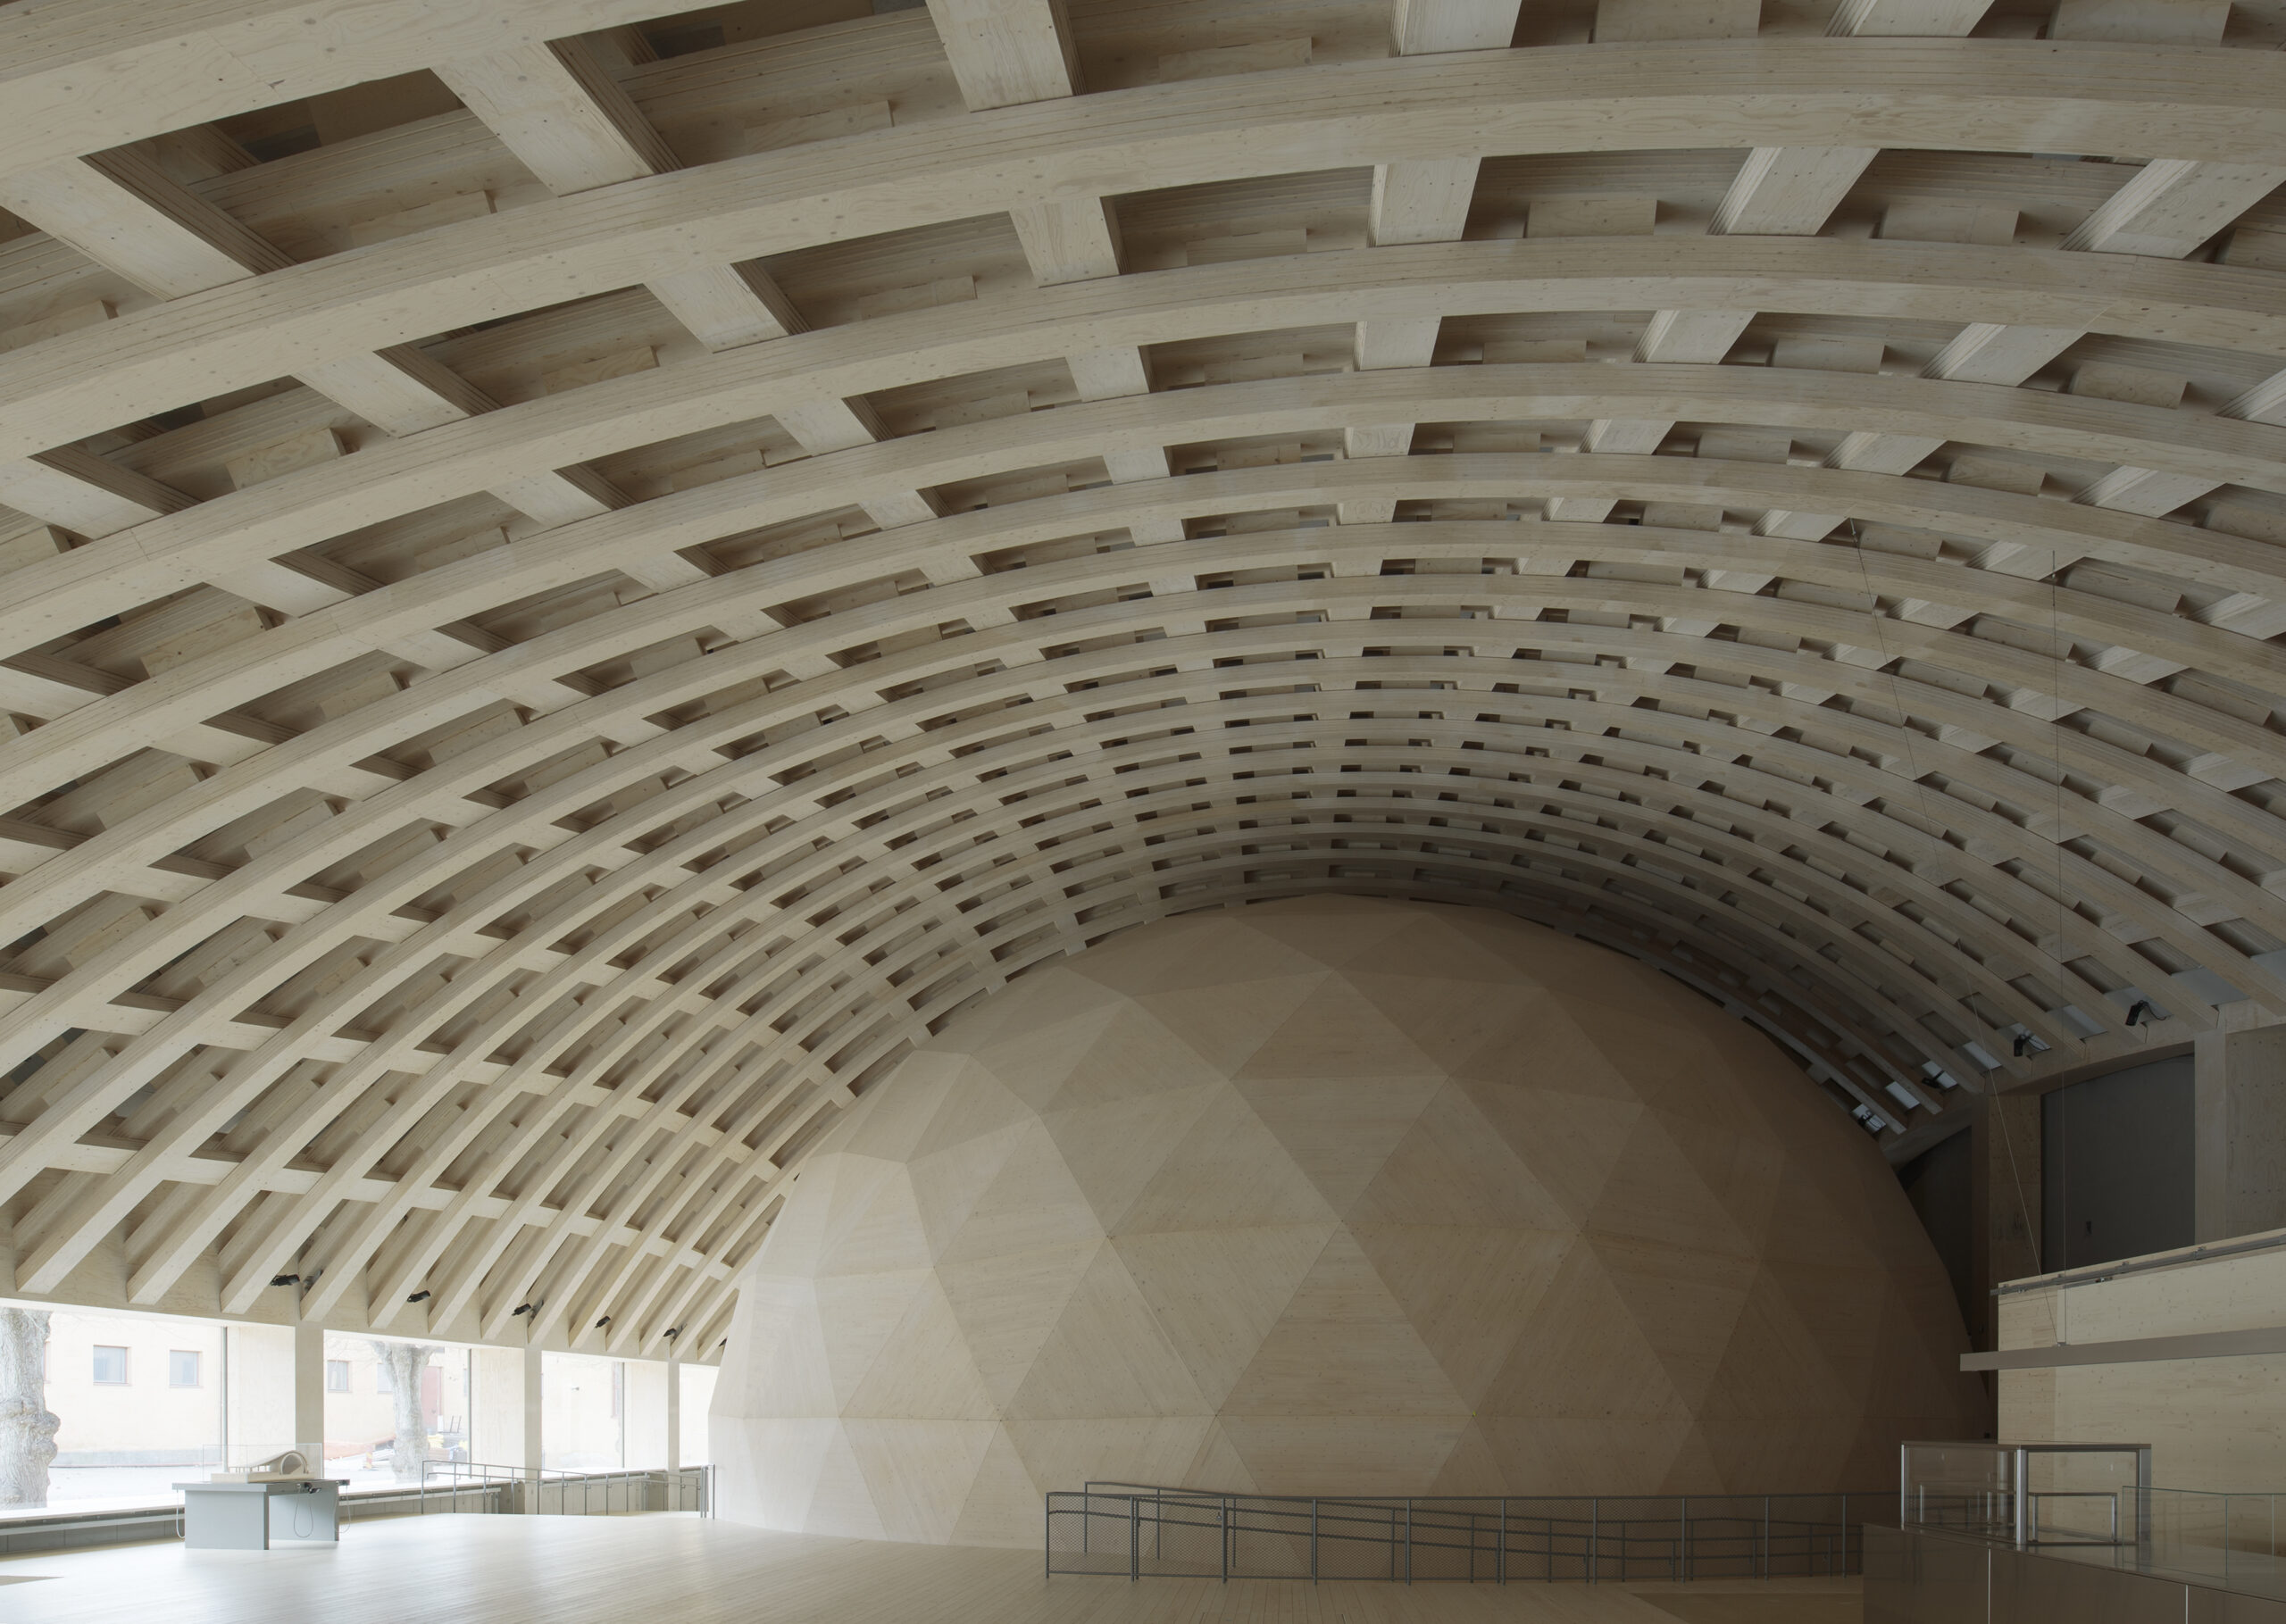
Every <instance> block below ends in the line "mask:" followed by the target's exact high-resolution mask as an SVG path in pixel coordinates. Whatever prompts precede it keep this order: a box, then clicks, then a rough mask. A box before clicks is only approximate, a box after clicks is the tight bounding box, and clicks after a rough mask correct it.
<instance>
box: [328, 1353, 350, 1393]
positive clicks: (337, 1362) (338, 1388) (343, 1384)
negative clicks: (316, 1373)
mask: <svg viewBox="0 0 2286 1624" xmlns="http://www.w3.org/2000/svg"><path fill="white" fill-rule="evenodd" d="M325 1390H326V1391H327V1392H329V1393H346V1392H348V1391H349V1362H348V1361H347V1360H346V1359H329V1360H327V1361H326V1362H325Z"/></svg>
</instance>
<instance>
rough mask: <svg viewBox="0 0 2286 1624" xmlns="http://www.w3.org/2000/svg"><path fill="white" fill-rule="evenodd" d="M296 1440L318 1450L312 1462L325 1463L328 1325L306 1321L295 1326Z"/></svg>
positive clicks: (315, 1465)
mask: <svg viewBox="0 0 2286 1624" xmlns="http://www.w3.org/2000/svg"><path fill="white" fill-rule="evenodd" d="M294 1443H295V1445H296V1447H300V1446H302V1445H310V1446H313V1447H314V1448H315V1449H316V1451H317V1453H316V1454H315V1455H314V1456H313V1457H312V1458H311V1461H310V1464H311V1465H312V1466H313V1467H317V1466H321V1465H322V1464H324V1462H325V1327H324V1326H323V1325H321V1324H319V1323H316V1322H315V1321H313V1320H303V1321H301V1322H300V1323H299V1324H297V1325H296V1326H295V1327H294Z"/></svg>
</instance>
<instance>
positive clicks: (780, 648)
mask: <svg viewBox="0 0 2286 1624" xmlns="http://www.w3.org/2000/svg"><path fill="white" fill-rule="evenodd" d="M877 10H878V11H879V12H880V13H881V14H875V12H876V11H877ZM2282 39H2286V5H2282V4H2280V3H2279V0H2253V3H2250V4H2249V3H2243V0H2242V3H2240V4H2225V3H2224V0H2060V3H2057V0H1992V3H1991V4H1989V5H1986V4H1978V0H1842V3H1841V4H1839V5H1838V6H1836V5H1833V4H1826V3H1825V0H1801V3H1797V0H1769V4H1766V5H1764V6H1762V7H1761V9H1760V12H1759V15H1757V10H1756V4H1755V3H1754V0H1601V3H1600V4H1592V3H1589V0H1548V4H1539V3H1538V0H1535V3H1534V4H1530V5H1527V6H1523V7H1521V8H1520V6H1519V5H1518V4H1517V0H1247V3H1246V4H1222V3H1219V0H930V4H928V5H927V6H926V7H922V6H920V5H916V4H906V3H903V0H879V4H878V6H877V4H875V3H874V0H745V3H743V4H730V5H724V6H718V7H713V8H709V9H705V10H703V11H696V12H685V13H681V14H679V15H673V16H654V15H651V14H649V12H648V11H647V8H646V7H645V6H644V5H643V4H640V0H633V3H626V0H490V3H488V4H481V5H479V4H446V5H435V4H428V3H426V0H360V3H358V4H350V3H349V0H305V3H304V4H296V5H292V6H288V5H285V4H279V0H203V3H202V4H196V5H170V6H154V5H148V4H139V3H135V0H28V3H19V4H13V5H9V6H5V7H0V109H4V112H0V174H4V179H0V209H4V211H6V212H4V213H0V348H4V351H5V353H4V354H0V435H4V437H5V440H6V443H5V445H4V446H0V503H4V504H6V505H5V507H4V508H0V570H4V574H0V633H4V638H5V647H4V650H0V654H4V655H5V660H4V663H0V715H4V721H0V739H4V741H5V742H4V743H0V762H4V769H0V770H4V774H5V778H4V786H5V793H4V795H0V801H4V803H5V805H4V808H0V816H4V821H0V871H4V872H5V873H6V874H7V876H8V877H9V878H8V879H7V882H6V884H5V886H4V887H0V909H4V911H5V916H6V923H5V929H0V940H4V941H5V942H6V944H7V947H6V955H7V956H6V957H5V959H4V961H0V970H4V972H5V973H4V976H0V989H4V990H0V1076H4V1079H5V1081H4V1082H0V1219H4V1220H5V1221H4V1223H0V1294H5V1293H10V1292H13V1295H19V1296H51V1297H54V1298H56V1299H58V1300H66V1301H109V1302H120V1301H124V1302H128V1303H135V1304H140V1305H146V1306H174V1307H190V1308H203V1309H204V1310H206V1311H208V1312H213V1311H215V1310H217V1309H219V1310H220V1311H221V1312H229V1313H267V1312H283V1311H281V1309H280V1307H279V1305H280V1304H281V1303H285V1304H288V1308H289V1309H290V1301H291V1300H290V1299H288V1298H287V1297H286V1296H285V1295H284V1294H285V1293H286V1292H288V1291H293V1290H298V1291H299V1292H301V1293H302V1294H303V1295H302V1296H301V1312H304V1313H305V1314H308V1315H314V1316H321V1317H323V1318H324V1319H326V1320H328V1321H329V1322H331V1323H335V1324H340V1325H345V1326H354V1325H361V1324H365V1323H368V1322H370V1323H371V1324H373V1325H375V1326H377V1327H379V1328H383V1329H388V1330H394V1331H401V1332H415V1333H417V1332H433V1333H435V1334H438V1335H453V1336H466V1337H488V1338H506V1337H513V1338H514V1339H516V1340H523V1339H525V1338H526V1337H531V1336H537V1337H540V1338H542V1339H544V1340H546V1342H547V1343H548V1344H549V1345H556V1346H562V1345H578V1346H581V1347H590V1348H597V1347H607V1348H609V1349H611V1350H613V1351H618V1352H623V1353H644V1354H656V1353H661V1352H662V1351H663V1350H664V1349H665V1348H666V1347H667V1346H668V1345H669V1341H668V1333H670V1332H671V1331H672V1332H678V1333H680V1344H679V1345H680V1347H681V1348H682V1349H683V1350H684V1351H685V1352H686V1353H695V1352H697V1351H699V1350H701V1349H705V1350H711V1349H712V1348H713V1345H715V1343H716V1342H717V1341H718V1340H719V1338H720V1335H721V1330H722V1327H723V1326H724V1325H725V1324H726V1323H727V1319H728V1315H729V1312H730V1297H731V1292H732V1287H731V1285H730V1281H731V1277H732V1272H733V1270H735V1269H736V1268H737V1267H738V1265H739V1264H740V1263H741V1262H743V1261H744V1260H745V1259H746V1258H747V1257H748V1256H750V1255H751V1253H752V1252H753V1249H754V1247H755V1245H756V1243H757V1241H758V1239H759V1237H760V1235H761V1234H762V1232H763V1229H764V1228H765V1227H766V1226H767V1225H768V1223H769V1221H770V1220H771V1218H772V1214H773V1212H775V1210H776V1207H777V1203H779V1201H780V1198H781V1196H782V1194H783V1191H784V1188H785V1185H786V1181H787V1179H788V1178H789V1176H791V1174H792V1173H793V1172H794V1170H796V1169H797V1167H798V1165H799V1162H800V1159H801V1156H802V1154H803V1153H804V1151H805V1147H806V1146H808V1145H811V1144H813V1142H814V1140H815V1138H816V1137H817V1136H818V1135H819V1134H820V1133H821V1132H822V1128H823V1127H824V1125H825V1124H826V1123H828V1122H829V1121H830V1120H831V1119H832V1118H833V1117H834V1115H835V1114H836V1113H837V1112H838V1111H839V1110H840V1109H841V1108H842V1107H844V1106H845V1105H847V1103H849V1101H850V1100H851V1098H852V1097H853V1095H855V1094H857V1093H860V1092H862V1091H863V1090H864V1088H865V1087H867V1085H868V1083H869V1082H870V1081H872V1079H877V1078H879V1077H880V1075H882V1074H883V1073H884V1071H885V1070H887V1069H888V1068H889V1066H891V1065H892V1064H893V1063H894V1062H895V1061H896V1060H897V1057H898V1056H899V1054H901V1053H903V1051H904V1049H905V1046H906V1045H908V1044H909V1043H910V1042H911V1041H912V1040H913V1039H914V1037H915V1036H916V1035H917V1034H921V1033H922V1032H924V1031H925V1030H927V1029H931V1028H933V1027H936V1026H939V1025H941V1024H942V1022H943V1021H944V1020H945V1019H946V1018H947V1016H948V1015H949V1013H950V1012H952V1011H954V1010H955V1008H957V1007H958V1006H959V1005H961V1004H963V1003H964V1001H966V1000H968V999H970V998H972V997H973V996H975V995H979V994H980V993H981V992H984V991H986V990H989V989H990V988H992V987H996V986H998V985H1000V984H1001V983H1002V982H1004V981H1005V979H1007V978H1009V977H1011V976H1013V975H1015V974H1017V973H1018V972H1020V971H1021V970H1022V969H1023V968H1024V967H1025V966H1027V965H1029V964H1032V963H1036V962H1040V961H1042V960H1043V959H1046V958H1048V957H1050V956H1053V955H1056V954H1064V953H1066V952H1069V951H1072V950H1074V949H1077V948H1080V947H1081V946H1083V945H1086V944H1088V943H1089V942H1091V941H1095V940H1098V939H1100V938H1102V937H1105V936H1107V935H1109V934H1110V933H1112V932H1114V931H1117V930H1119V929H1122V928H1123V927H1125V926H1128V925H1130V924H1134V923H1137V922H1140V921H1143V920H1149V919H1153V918H1157V917H1160V916H1163V915H1165V914H1168V913H1170V912H1178V911H1181V910H1186V909H1193V908H1198V907H1202V906H1216V905H1222V904H1229V903H1234V902H1239V901H1244V900H1249V899H1259V898H1269V897H1279V896H1286V895H1294V894H1297V893H1301V892H1309V891H1314V890H1325V889H1334V890H1340V891H1347V892H1359V893H1367V894H1377V895H1402V896H1411V897H1425V898H1434V899H1441V900H1445V901H1451V902H1459V903H1469V904H1477V905H1482V906H1490V907H1498V908H1504V909H1506V910H1509V911H1511V912H1514V913H1517V914H1520V915H1522V916H1524V917H1527V918H1530V919H1534V920H1542V921H1545V922H1548V923H1550V924H1553V925H1556V926H1558V927H1560V928H1561V929H1565V930H1568V931H1572V932H1573V933H1575V934H1577V935H1579V936H1581V937H1587V938H1589V939H1590V940H1593V941H1597V942H1601V943H1605V944H1607V945H1613V946H1615V947H1619V948H1621V949H1623V950H1624V951H1626V952H1628V953H1631V954H1636V955H1638V956H1639V957H1641V958H1643V959H1645V960H1647V961H1648V962H1651V963H1654V964H1656V965H1659V966H1661V967H1663V968H1664V969H1666V970H1670V971H1671V972H1672V973H1673V974H1674V975H1676V976H1678V977H1680V978H1681V979H1684V980H1685V981H1687V982H1689V984H1690V985H1692V986H1694V987H1698V988H1699V989H1701V990H1702V991H1704V992H1706V993H1707V994H1708V995H1711V996H1714V997H1715V998H1717V999H1719V1000H1721V1001H1723V1003H1724V1004H1725V1005H1726V1006H1727V1007H1729V1008H1730V1009H1731V1011H1732V1012H1734V1013H1736V1014H1738V1015H1740V1017H1742V1018H1744V1019H1747V1020H1752V1021H1754V1022H1756V1024H1757V1025H1759V1026H1761V1027H1762V1028H1764V1029H1765V1030H1767V1031H1769V1032H1771V1033H1772V1034H1773V1035H1774V1036H1775V1037H1778V1038H1779V1039H1780V1040H1781V1043H1783V1044H1784V1045H1787V1046H1788V1047H1789V1048H1790V1050H1791V1051H1792V1052H1793V1053H1794V1054H1796V1055H1798V1057H1799V1059H1800V1061H1801V1062H1802V1064H1803V1065H1804V1066H1805V1068H1806V1071H1807V1074H1808V1076H1807V1078H1806V1080H1805V1081H1804V1084H1803V1087H1806V1088H1807V1087H1823V1088H1825V1089H1827V1090H1829V1091H1831V1093H1833V1094H1834V1095H1836V1096H1837V1097H1838V1098H1839V1099H1840V1102H1841V1103H1843V1104H1844V1105H1846V1106H1849V1107H1852V1108H1854V1109H1855V1111H1856V1113H1857V1114H1858V1116H1859V1119H1860V1120H1861V1121H1863V1122H1864V1123H1865V1125H1866V1127H1867V1128H1868V1129H1870V1130H1872V1131H1873V1132H1876V1133H1878V1134H1880V1135H1881V1136H1883V1137H1888V1138H1894V1137H1896V1136H1898V1135H1902V1134H1906V1133H1911V1132H1914V1131H1915V1130H1916V1129H1917V1128H1919V1127H1920V1126H1921V1125H1922V1124H1923V1123H1925V1122H1931V1121H1934V1120H1937V1119H1938V1118H1940V1116H1941V1114H1942V1113H1943V1112H1946V1111H1948V1110H1950V1111H1959V1110H1961V1109H1962V1108H1963V1105H1964V1103H1965V1101H1964V1091H1967V1092H1973V1091H1975V1090H1979V1089H1984V1088H1995V1087H2017V1086H2025V1085H2030V1084H2033V1083H2036V1082H2038V1081H2039V1080H2040V1079H2042V1078H2044V1077H2050V1076H2053V1075H2055V1074H2057V1072H2059V1071H2062V1070H2072V1069H2075V1068H2082V1067H2085V1066H2088V1065H2090V1064H2093V1063H2098V1062H2104V1061H2106V1060H2109V1059H2113V1058H2116V1057H2121V1056H2125V1055H2130V1054H2137V1053H2140V1052H2144V1051H2146V1050H2147V1049H2148V1047H2150V1046H2152V1045H2162V1044H2174V1043H2181V1042H2183V1041H2186V1040H2188V1039H2189V1038H2190V1037H2193V1036H2195V1035H2197V1034H2198V1033H2200V1032H2205V1031H2210V1030H2214V1029H2217V1028H2218V1027H2221V1026H2226V1025H2234V1024H2239V1023H2243V1022H2246V1021H2248V1020H2263V1021H2267V1020H2280V1019H2286V902H2282V899H2281V896H2280V895H2279V891H2280V888H2281V882H2282V880H2286V838H2282V834H2286V822H2282V820H2281V816H2280V812H2281V810H2282V806H2286V801H2282V797H2286V783H2282V782H2281V781H2280V780H2281V778H2282V776H2286V742H2282V738H2281V736H2280V732H2279V728H2278V722H2277V720H2276V714H2275V712H2274V711H2273V706H2274V705H2275V704H2277V703H2278V702H2277V696H2276V695H2277V689H2278V687H2279V681H2278V676H2279V670H2280V663H2279V657H2278V649H2277V645H2275V643H2274V642H2273V641H2272V639H2273V636H2274V635H2275V634H2277V633H2279V632H2281V631H2286V430H2282V429H2281V428H2280V427H2278V426H2276V425H2278V424H2280V423H2282V422H2286V371H2281V370H2280V369H2281V368H2282V366H2286V362H2282V360H2281V356H2282V355H2286V301H2282V295H2286V194H2279V195H2275V196H2273V192H2274V191H2275V189H2276V188H2278V187H2280V185H2281V183H2282V182H2286V56H2282V55H2281V54H2280V53H2279V50H2278V48H2277V47H2278V46H2279V44H2280V42H2281V40H2282ZM11 1260H12V1261H13V1278H10V1277H9V1275H8V1274H7V1272H6V1265H7V1264H8V1263H9V1262H10V1261H11ZM287 1274H293V1275H298V1276H300V1277H301V1283H300V1284H299V1286H298V1287H278V1288H273V1287H271V1284H270V1283H271V1280H272V1279H273V1278H276V1277H279V1276H280V1275H287ZM422 1292H426V1293H427V1294H428V1295H427V1296H426V1297H425V1298H423V1299H422V1300H421V1301H420V1302H417V1303H408V1302H407V1299H408V1298H409V1297H413V1296H414V1295H417V1294H420V1293H422ZM534 1303H537V1304H538V1308H537V1311H536V1312H535V1313H534V1314H533V1315H532V1316H531V1317H530V1319H527V1318H526V1317H525V1316H524V1315H523V1314H522V1313H521V1312H519V1311H521V1310H523V1309H524V1308H526V1306H527V1305H529V1304H534ZM606 1317H608V1319H609V1324H608V1325H599V1324H598V1323H597V1322H598V1321H599V1320H604V1319H605V1318H606Z"/></svg>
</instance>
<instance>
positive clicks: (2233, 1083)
mask: <svg viewBox="0 0 2286 1624" xmlns="http://www.w3.org/2000/svg"><path fill="white" fill-rule="evenodd" d="M2192 1054H2193V1055H2194V1057H2195V1062H2196V1066H2197V1071H2196V1074H2195V1075H2196V1082H2195V1084H2194V1088H2195V1098H2196V1101H2197V1103H2196V1105H2195V1106H2194V1107H2193V1109H2194V1111H2195V1112H2196V1118H2195V1125H2194V1130H2193V1131H2194V1135H2195V1137H2194V1145H2193V1152H2192V1154H2193V1162H2192V1166H2193V1169H2194V1184H2195V1187H2196V1189H2197V1192H2198V1194H2197V1197H2196V1202H2197V1204H2196V1207H2195V1209H2194V1212H2193V1216H2192V1222H2193V1224H2194V1226H2195V1228H2194V1231H2193V1233H2194V1234H2195V1236H2196V1237H2197V1238H2198V1239H2199V1240H2201V1241H2216V1240H2225V1239H2228V1238H2229V1237H2232V1236H2234V1235H2252V1234H2255V1233H2257V1232H2258V1231H2261V1230H2264V1229H2281V1228H2286V1026H2272V1027H2261V1028H2258V1029H2256V1030H2253V1031H2250V1032H2207V1033H2202V1034H2200V1036H2199V1037H2198V1039H2197V1040H2196V1043H2195V1046H2194V1047H2193V1050H2192Z"/></svg>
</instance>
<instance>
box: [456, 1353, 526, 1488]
mask: <svg viewBox="0 0 2286 1624" xmlns="http://www.w3.org/2000/svg"><path fill="white" fill-rule="evenodd" d="M473 1365H474V1377H475V1379H474V1383H473V1385H474V1387H475V1389H476V1392H475V1395H474V1400H475V1402H474V1403H473V1404H472V1405H471V1408H472V1410H473V1411H474V1412H475V1413H474V1417H473V1420H472V1422H471V1428H470V1431H471V1437H470V1440H469V1454H470V1455H471V1458H472V1459H473V1460H474V1461H475V1462H477V1463H478V1464H480V1465H484V1466H506V1467H513V1468H516V1469H518V1470H524V1471H538V1470H539V1463H540V1350H539V1349H538V1348H537V1347H521V1348H500V1347H480V1348H478V1349H477V1350H476V1351H475V1357H474V1360H473ZM536 1504H537V1500H536V1498H535V1499H534V1500H533V1501H532V1502H531V1503H529V1504H527V1505H526V1507H525V1508H524V1509H526V1510H528V1511H529V1510H531V1509H533V1507H534V1506H535V1505H536Z"/></svg>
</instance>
